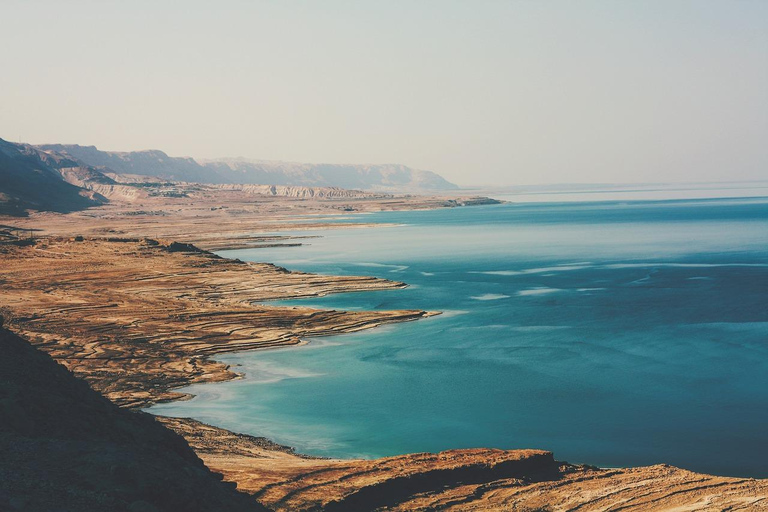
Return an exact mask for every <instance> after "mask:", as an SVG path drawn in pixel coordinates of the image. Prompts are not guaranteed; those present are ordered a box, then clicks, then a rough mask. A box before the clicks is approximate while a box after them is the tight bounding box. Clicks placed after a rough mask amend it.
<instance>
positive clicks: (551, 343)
mask: <svg viewBox="0 0 768 512" xmlns="http://www.w3.org/2000/svg"><path fill="white" fill-rule="evenodd" d="M347 222H381V223H394V224H397V225H396V226H391V227H379V228H370V229H347V230H331V231H322V232H319V233H312V232H307V233H306V234H310V235H315V234H320V235H322V238H314V239H308V241H309V244H310V245H306V246H303V247H293V248H269V249H256V250H239V251H230V252H227V253H226V255H227V256H230V257H237V258H241V259H247V260H253V261H269V262H273V263H277V264H279V265H283V266H286V267H288V268H291V269H296V270H303V271H312V272H320V273H327V274H367V275H376V276H380V277H385V278H390V279H396V280H401V281H405V282H407V283H409V284H410V285H411V286H410V287H409V288H406V289H403V290H395V291H383V292H369V293H353V294H342V295H335V296H330V297H325V298H321V299H305V300H301V301H293V302H287V303H288V304H302V305H313V306H317V307H323V308H337V309H427V310H439V311H443V312H444V314H443V315H441V316H437V317H434V318H430V319H426V320H420V321H417V322H411V323H407V324H398V325H392V326H386V327H383V328H379V329H374V330H371V331H367V332H364V333H359V334H352V335H344V336H335V337H331V338H321V339H315V340H313V341H312V342H311V343H310V344H308V345H306V346H304V347H298V348H288V349H279V350H272V351H262V352H250V353H241V354H231V355H227V356H222V357H220V358H219V359H221V360H223V361H226V362H228V363H230V364H240V365H242V368H241V370H242V371H245V373H246V375H247V378H246V379H245V380H239V381H233V382H227V383H221V384H205V385H197V386H192V387H191V388H189V389H188V391H190V392H192V393H194V394H196V395H197V397H196V398H194V399H193V400H191V401H187V402H177V403H172V404H164V405H160V406H156V407H154V408H153V409H152V411H153V412H156V413H158V414H168V415H178V416H192V417H195V418H199V419H201V420H203V421H208V422H211V423H214V424H216V425H220V426H223V427H226V428H230V429H233V430H236V431H241V432H248V433H253V434H256V435H264V436H267V437H270V438H272V439H274V440H276V441H278V442H282V443H286V444H289V445H292V446H295V447H296V448H297V449H299V450H300V451H303V452H308V453H312V454H316V455H325V456H339V457H357V456H363V457H378V456H385V455H394V454H400V453H406V452H415V451H437V450H443V449H447V448H462V447H478V446H486V447H498V448H544V449H549V450H552V451H554V452H555V456H556V457H558V458H559V459H561V460H568V461H571V462H585V463H590V464H595V465H600V466H630V465H643V464H652V463H659V462H665V463H669V464H674V465H678V466H682V467H685V468H688V469H693V470H698V471H706V472H710V473H715V474H729V475H748V476H763V477H766V476H768V463H767V462H766V461H768V435H767V433H768V199H766V198H747V199H745V198H734V199H704V200H679V201H602V202H589V203H585V202H576V203H546V204H505V205H498V206H483V207H472V208H457V209H444V210H434V211H422V212H388V213H379V214H371V215H360V216H353V217H352V218H351V219H349V220H347Z"/></svg>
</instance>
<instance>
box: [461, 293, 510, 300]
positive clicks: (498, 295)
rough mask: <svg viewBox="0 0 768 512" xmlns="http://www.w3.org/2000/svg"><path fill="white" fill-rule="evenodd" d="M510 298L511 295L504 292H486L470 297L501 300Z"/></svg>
mask: <svg viewBox="0 0 768 512" xmlns="http://www.w3.org/2000/svg"><path fill="white" fill-rule="evenodd" d="M508 298H509V295H504V294H503V293H484V294H482V295H475V296H472V297H470V299H474V300H499V299H508Z"/></svg>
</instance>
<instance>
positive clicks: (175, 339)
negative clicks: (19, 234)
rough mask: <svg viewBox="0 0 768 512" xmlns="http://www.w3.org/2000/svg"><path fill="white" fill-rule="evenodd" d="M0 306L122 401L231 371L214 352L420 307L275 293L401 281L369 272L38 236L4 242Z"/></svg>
mask: <svg viewBox="0 0 768 512" xmlns="http://www.w3.org/2000/svg"><path fill="white" fill-rule="evenodd" d="M0 259H2V260H3V262H4V265H3V266H2V267H0V280H2V282H3V293H2V294H1V295H0V307H4V308H6V311H7V314H6V316H7V317H8V319H9V321H10V323H11V324H12V325H13V326H14V328H15V329H16V330H17V331H18V332H19V333H21V334H23V335H24V336H25V337H27V338H28V339H30V340H31V341H32V342H33V343H35V345H37V346H38V347H40V348H41V349H42V350H44V351H45V352H47V353H49V354H51V355H52V356H53V357H55V358H56V359H57V360H58V361H61V362H62V363H63V364H65V365H66V366H67V367H68V368H70V369H71V370H72V371H73V372H74V373H75V374H76V375H78V376H79V377H82V378H84V379H86V380H87V381H88V382H89V383H91V385H92V386H93V387H94V388H95V389H97V390H98V391H100V392H102V393H103V394H105V395H106V396H107V397H108V398H110V399H111V400H112V401H114V402H115V403H117V404H120V405H126V406H146V405H148V404H150V403H152V402H156V401H160V400H169V399H173V398H179V396H180V395H179V394H178V393H175V392H173V391H172V389H173V388H177V387H181V386H185V385H188V384H190V383H193V382H204V381H220V380H225V379H231V378H233V377H235V374H234V373H232V372H231V371H229V370H228V368H227V367H226V366H225V365H223V364H220V363H217V362H214V361H212V360H210V359H209V356H211V355H214V354H217V353H225V352H233V351H239V350H247V349H254V348H269V347H276V346H286V345H295V344H298V343H300V342H301V340H302V339H303V338H306V337H308V336H322V335H330V334H338V333H343V332H354V331H358V330H360V329H366V328H370V327H374V326H376V325H380V324H382V323H387V322H397V321H406V320H414V319H417V318H421V317H424V316H427V315H428V314H429V313H427V312H424V311H354V312H352V311H328V310H316V309H311V308H304V307H276V306H268V305H263V304H261V303H262V302H263V301H268V300H272V299H285V298H293V297H309V296H318V295H325V294H328V293H338V292H351V291H363V290H381V289H388V288H399V287H402V286H404V284H403V283H397V282H392V281H386V280H383V279H376V278H371V277H329V276H320V275H313V274H304V273H300V272H289V271H287V270H285V269H283V268H280V267H276V266H274V265H270V264H263V263H262V264H259V263H243V262H239V261H232V260H226V259H223V258H219V257H217V256H215V255H213V254H211V253H208V252H205V251H201V250H199V249H197V248H195V247H194V246H191V245H188V244H182V243H178V242H173V243H170V242H168V243H166V242H157V241H155V240H151V239H144V240H138V239H121V238H112V239H107V240H87V239H86V240H80V239H79V238H75V239H61V238H59V239H43V240H39V241H37V243H35V244H32V245H23V246H17V245H5V246H0Z"/></svg>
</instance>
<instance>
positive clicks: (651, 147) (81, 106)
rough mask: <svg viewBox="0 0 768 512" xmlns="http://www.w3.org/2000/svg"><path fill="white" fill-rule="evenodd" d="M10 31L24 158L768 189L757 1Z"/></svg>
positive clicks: (503, 7) (244, 5)
mask: <svg viewBox="0 0 768 512" xmlns="http://www.w3.org/2000/svg"><path fill="white" fill-rule="evenodd" d="M0 18H2V20H0V25H1V27H2V28H1V29H0V47H2V48H3V50H4V51H3V54H2V55H3V56H2V59H1V60H0V138H4V139H7V140H11V141H15V142H18V141H19V140H21V141H24V142H28V143H33V144H40V143H54V142H60V143H77V144H83V145H95V146H97V147H99V148H100V149H105V150H118V151H120V150H122V151H129V150H140V149H162V150H164V151H166V152H167V153H168V154H170V155H172V156H192V157H197V158H216V157H235V156H242V157H247V158H254V159H264V160H288V161H297V162H313V163H402V164H405V165H408V166H411V167H414V168H418V169H426V170H431V171H435V172H437V173H439V174H441V175H443V176H444V177H446V178H447V179H449V180H451V181H454V182H456V183H459V184H461V185H465V186H471V185H516V184H540V183H543V184H546V183H642V182H686V181H689V182H690V181H726V180H758V179H766V178H768V2H766V1H763V0H722V1H710V0H689V1H684V0H642V1H641V0H638V1H634V2H631V1H627V0H604V1H590V0H582V1H578V2H576V1H570V0H563V1H554V0H553V1H490V0H488V1H482V0H477V1H469V0H467V1H464V2H458V1H456V2H454V1H450V0H434V1H428V0H417V1H413V0H409V1H397V0H388V1H384V0H381V1H378V2H371V1H364V0H362V1H354V2H352V1H347V2H343V1H334V0H324V1H314V2H309V1H307V2H298V1H288V0H284V1H270V2H267V1H226V0H220V1H217V2H208V1H206V2H195V1H191V0H188V1H183V2H182V1H179V2H172V1H162V0H161V1H142V0H133V1H131V2H117V1H104V0H98V1H97V0H93V1H79V0H70V1H67V2H61V1H58V0H57V1H36V0H26V1H21V0H0Z"/></svg>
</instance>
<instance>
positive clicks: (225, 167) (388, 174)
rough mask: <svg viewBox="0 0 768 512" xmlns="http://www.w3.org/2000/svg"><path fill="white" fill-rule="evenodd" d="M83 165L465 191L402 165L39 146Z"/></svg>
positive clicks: (174, 176)
mask: <svg viewBox="0 0 768 512" xmlns="http://www.w3.org/2000/svg"><path fill="white" fill-rule="evenodd" d="M37 147H38V148H39V149H41V150H43V151H51V152H55V153H57V154H60V155H64V156H67V157H69V158H72V159H74V160H77V161H79V162H81V163H82V164H85V165H89V166H93V167H105V168H108V169H110V170H112V171H114V172H117V173H121V174H138V175H144V176H156V177H159V178H162V179H165V180H173V181H186V182H195V183H211V184H249V185H250V184H257V185H288V186H305V187H341V188H346V189H357V190H370V191H377V192H405V193H419V192H436V191H446V190H456V189H458V188H459V187H458V186H457V185H454V184H453V183H451V182H449V181H447V180H446V179H444V178H443V177H441V176H440V175H438V174H435V173H433V172H430V171H419V170H415V169H411V168H410V167H406V166H404V165H399V164H383V165H367V164H366V165H362V164H361V165H357V164H349V165H346V164H302V163H291V162H270V161H259V160H247V159H243V158H228V159H220V160H204V161H203V160H201V161H197V160H194V159H192V158H187V157H171V156H168V155H167V154H165V153H164V152H162V151H159V150H147V151H131V152H116V151H101V150H99V149H97V148H96V147H94V146H80V145H77V144H43V145H40V146H37Z"/></svg>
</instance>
